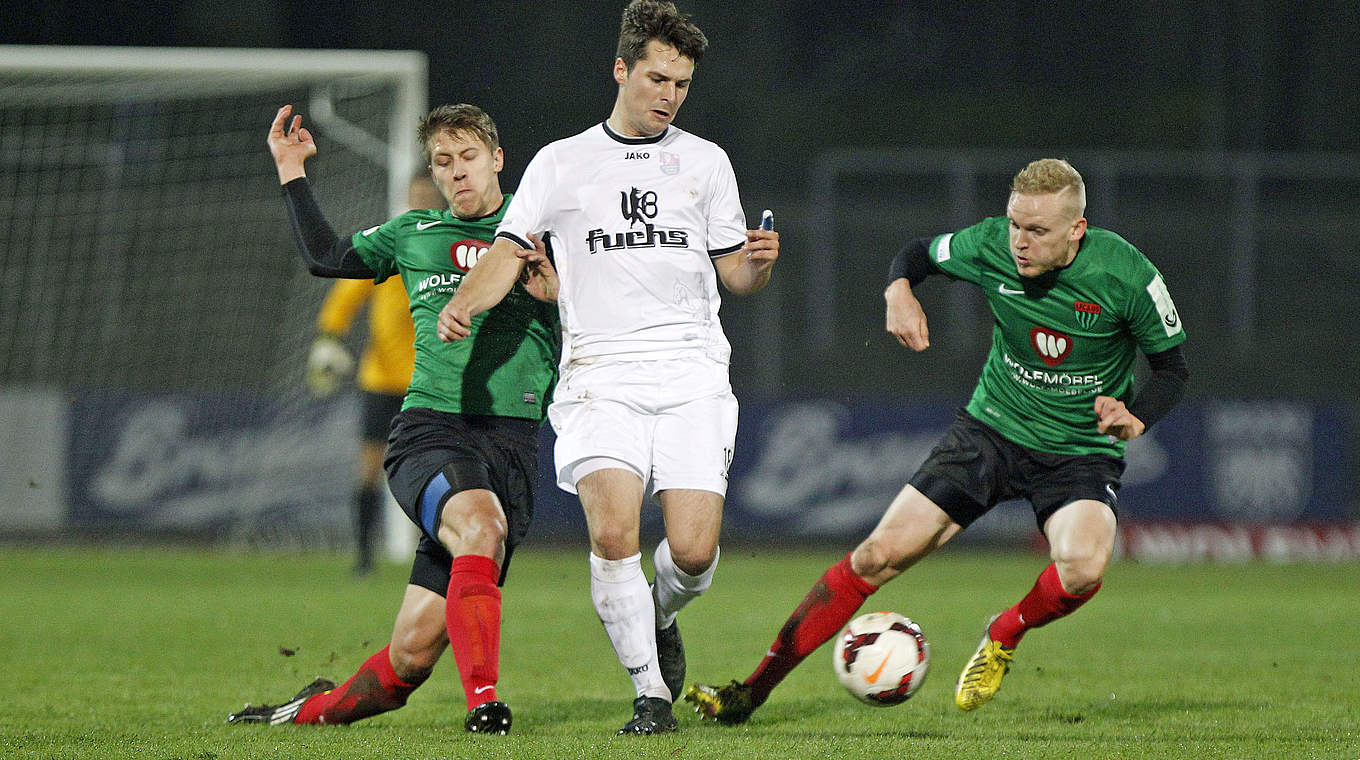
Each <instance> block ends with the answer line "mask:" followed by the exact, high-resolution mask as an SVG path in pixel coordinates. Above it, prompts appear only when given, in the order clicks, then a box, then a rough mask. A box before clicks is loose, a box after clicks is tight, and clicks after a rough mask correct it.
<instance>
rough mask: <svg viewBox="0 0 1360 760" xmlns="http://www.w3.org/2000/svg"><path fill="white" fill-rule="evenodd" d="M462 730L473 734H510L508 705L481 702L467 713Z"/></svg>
mask: <svg viewBox="0 0 1360 760" xmlns="http://www.w3.org/2000/svg"><path fill="white" fill-rule="evenodd" d="M463 728H465V729H467V731H468V732H469V733H473V734H501V735H502V736H504V735H505V734H508V733H510V705H507V704H506V703H504V702H483V703H481V704H480V705H477V706H476V707H474V708H472V709H471V710H468V711H467V717H466V718H464V719H463Z"/></svg>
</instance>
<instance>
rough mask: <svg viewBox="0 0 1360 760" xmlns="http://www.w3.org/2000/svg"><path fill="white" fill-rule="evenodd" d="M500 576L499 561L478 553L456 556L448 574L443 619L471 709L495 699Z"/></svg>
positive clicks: (498, 640)
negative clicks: (498, 580)
mask: <svg viewBox="0 0 1360 760" xmlns="http://www.w3.org/2000/svg"><path fill="white" fill-rule="evenodd" d="M499 577H500V568H498V567H497V566H496V562H495V561H494V560H492V559H491V558H489V557H482V556H479V555H476V554H464V555H462V556H461V557H454V559H453V571H452V572H451V573H450V574H449V593H448V597H447V601H446V602H445V606H444V619H445V621H446V622H447V624H448V628H449V647H450V648H451V649H453V659H454V660H455V661H457V663H458V677H459V678H460V679H462V681H463V693H464V695H465V696H466V697H467V706H468V709H469V710H471V709H472V708H474V707H476V706H477V705H480V704H482V703H483V702H492V701H494V700H495V699H496V681H497V680H498V679H499V678H500V659H501V590H500V589H499V588H497V587H496V580H497V579H498V578H499Z"/></svg>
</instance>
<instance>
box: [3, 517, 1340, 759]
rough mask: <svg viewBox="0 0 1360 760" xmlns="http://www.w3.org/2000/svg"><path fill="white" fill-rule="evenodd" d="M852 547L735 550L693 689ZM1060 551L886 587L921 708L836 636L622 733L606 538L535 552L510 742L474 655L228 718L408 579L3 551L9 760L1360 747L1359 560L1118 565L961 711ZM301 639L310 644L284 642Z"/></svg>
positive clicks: (366, 638) (692, 653)
mask: <svg viewBox="0 0 1360 760" xmlns="http://www.w3.org/2000/svg"><path fill="white" fill-rule="evenodd" d="M844 548H845V547H838V548H828V549H826V550H807V549H804V550H797V551H791V550H776V549H769V548H765V547H758V546H753V545H743V544H738V545H733V544H729V545H728V546H726V547H725V551H724V553H723V560H722V565H721V567H720V569H719V573H718V577H717V581H716V583H715V585H714V588H713V589H712V590H711V591H710V592H709V593H708V594H707V595H705V596H704V597H703V598H701V599H700V600H698V601H697V602H695V603H694V604H693V605H691V607H690V608H689V609H688V610H686V611H685V613H684V614H683V615H682V616H681V628H682V630H683V632H684V635H685V641H686V644H687V646H688V650H689V673H690V680H691V681H694V680H702V681H707V682H724V681H726V680H727V679H730V678H743V677H745V676H746V674H747V673H749V672H750V670H751V669H752V668H753V667H754V666H755V664H756V662H757V661H758V659H759V657H760V656H761V654H762V653H763V652H764V650H765V647H766V645H767V644H768V643H769V642H770V640H771V639H772V638H773V636H774V633H775V631H776V630H777V629H778V627H779V625H780V624H781V623H782V622H783V620H784V618H785V616H786V615H787V614H788V613H789V611H790V610H791V609H792V608H793V606H794V605H795V604H796V603H797V601H798V600H799V599H800V598H801V596H802V595H803V593H804V592H805V591H806V590H807V588H808V586H809V585H810V584H811V583H812V582H813V581H814V580H815V579H816V578H817V576H818V575H819V574H820V573H821V572H822V570H823V569H824V568H825V567H826V566H827V565H828V564H830V563H831V562H833V561H835V560H836V559H837V558H839V557H840V556H841V554H842V552H843V550H844ZM1044 564H1045V560H1044V558H1042V557H1041V556H1038V555H1032V554H990V553H973V552H970V551H968V550H964V549H961V548H955V547H947V548H946V549H945V550H943V551H942V552H940V553H939V554H937V555H935V556H933V557H931V558H929V559H927V560H926V561H925V562H924V563H923V564H922V565H920V566H918V567H917V568H915V569H913V570H912V571H911V572H909V573H908V574H907V575H906V576H904V577H903V578H900V579H898V580H897V581H895V582H893V583H892V584H890V585H889V586H887V587H886V588H885V589H884V590H883V591H881V592H879V593H878V594H877V595H875V596H874V597H872V598H871V599H870V600H869V602H868V604H867V606H866V608H865V611H869V610H874V609H890V610H895V611H898V612H902V613H903V614H906V615H908V616H910V617H911V618H913V619H915V620H916V621H917V622H919V623H920V624H921V625H922V627H923V628H924V630H925V632H926V635H927V637H929V639H930V641H931V644H932V647H933V651H932V663H931V665H932V671H931V673H930V675H929V676H928V677H927V679H926V682H925V684H924V686H923V687H922V689H921V691H920V692H919V693H918V694H917V695H916V696H915V697H914V698H913V699H912V700H911V701H909V702H907V703H906V704H904V705H901V706H899V707H894V708H887V709H875V708H871V707H867V706H864V705H861V704H859V703H858V702H856V701H854V700H853V699H851V698H850V697H849V696H848V695H847V694H845V693H843V692H842V691H841V689H840V686H839V685H838V684H837V683H836V681H835V678H834V677H833V675H832V673H831V670H830V664H829V662H830V655H829V654H828V648H827V647H826V646H824V647H823V648H822V649H821V650H819V651H817V652H816V653H814V654H813V655H812V656H811V657H810V658H809V660H808V661H807V662H805V663H804V664H803V666H802V667H800V668H799V669H798V670H797V671H795V672H794V674H793V675H792V676H791V677H790V678H789V679H788V680H787V681H786V682H785V683H784V684H783V685H782V686H780V687H779V689H777V690H776V691H775V693H774V696H773V697H772V698H771V700H770V702H769V703H768V704H766V705H765V707H763V708H762V709H761V710H760V711H758V712H757V713H756V715H755V717H754V718H753V719H752V721H751V722H750V723H749V724H747V725H745V726H741V727H736V728H730V727H723V726H716V725H713V724H707V723H700V722H699V721H698V719H697V717H696V716H694V714H693V713H692V712H690V711H689V710H688V706H682V708H684V709H679V710H677V715H678V717H679V718H680V731H679V732H678V733H675V734H671V735H666V736H659V737H621V738H614V737H613V736H612V734H613V732H614V730H616V729H617V728H618V727H619V726H620V725H622V723H623V722H624V720H626V719H627V717H628V714H629V703H630V701H631V697H632V689H631V686H630V684H629V681H628V679H627V677H626V675H625V674H624V673H623V671H622V669H621V668H620V667H619V666H618V664H617V662H616V661H615V659H614V655H613V652H612V650H611V649H610V647H609V644H608V641H607V640H606V638H605V636H604V633H603V630H602V629H601V626H600V624H599V622H598V621H597V620H596V619H595V616H594V612H593V610H592V609H591V606H590V601H589V594H588V578H587V563H586V550H585V549H584V548H583V547H582V548H573V549H569V550H562V549H556V548H544V547H540V546H536V545H534V544H532V543H530V544H529V545H528V546H526V547H523V549H522V550H521V551H520V552H519V553H518V555H517V556H516V558H515V563H514V566H513V568H512V572H511V575H510V579H509V583H508V585H507V586H506V588H505V590H504V593H505V612H506V614H505V619H506V623H505V640H504V642H503V645H502V665H501V674H502V675H501V686H500V693H501V695H502V696H503V697H504V698H505V699H506V701H508V702H509V703H510V704H511V705H512V706H513V708H514V710H515V725H514V733H513V734H512V735H511V736H509V737H487V736H470V735H467V734H465V733H464V732H463V731H462V719H463V710H464V705H463V696H462V690H461V688H460V686H459V684H458V679H457V673H456V672H455V666H454V663H453V658H452V656H451V655H448V656H446V657H445V659H444V661H443V662H441V664H440V666H439V667H438V668H437V669H436V671H435V674H434V676H433V677H432V678H431V679H430V681H429V682H427V683H426V684H425V685H424V686H423V687H422V688H421V689H420V690H419V691H417V692H416V693H415V694H414V695H413V696H412V697H411V701H410V703H409V704H408V705H407V706H406V707H405V708H404V709H402V710H398V711H395V712H391V713H387V714H385V715H381V716H378V717H376V718H372V719H369V720H366V721H362V722H360V723H357V724H355V725H352V726H340V727H298V726H290V727H285V728H264V727H260V726H228V725H226V724H225V723H224V719H225V717H226V714H227V713H228V712H230V711H233V710H235V709H237V708H239V707H240V706H241V705H242V704H243V703H245V702H247V701H254V702H280V701H283V700H284V699H286V698H288V697H290V696H292V694H293V692H295V691H296V690H297V689H299V688H300V687H301V686H303V685H304V684H305V683H307V682H309V681H310V680H311V679H312V678H314V677H316V676H326V677H329V678H332V679H334V680H336V681H341V680H343V679H345V678H347V677H348V676H349V675H350V674H351V673H353V672H354V669H355V668H356V667H357V666H358V665H359V663H360V662H362V661H363V660H364V659H365V658H366V657H368V656H369V655H370V654H371V653H372V652H374V651H376V650H377V649H379V648H381V647H382V646H383V645H384V643H385V642H386V641H387V639H388V637H389V635H390V633H391V622H392V617H393V614H394V613H395V611H396V608H397V606H398V604H399V602H400V598H401V592H402V587H403V586H404V584H405V578H406V568H405V567H401V566H397V565H388V566H384V567H382V568H381V569H380V571H379V572H378V573H377V575H376V576H374V577H371V578H366V579H363V580H355V579H352V578H351V577H350V576H349V574H348V558H347V557H341V556H336V555H303V556H283V555H270V554H235V553H228V552H217V551H193V550H187V549H163V548H141V549H77V548H51V547H18V546H4V547H0V574H2V575H3V578H4V581H3V585H0V664H2V665H3V669H0V674H2V677H3V682H4V684H5V687H6V688H5V689H4V690H3V692H2V693H3V695H4V696H3V701H2V702H0V757H5V758H71V759H73V760H74V759H75V758H82V759H83V758H165V759H166V760H170V759H172V758H173V759H183V760H218V759H222V760H226V759H228V758H289V759H290V760H291V759H296V758H430V759H432V760H435V759H445V758H515V760H523V759H525V758H596V757H600V758H629V759H630V760H640V759H641V758H685V757H688V758H724V759H726V758H760V759H761V760H774V759H776V758H800V759H801V758H814V757H836V758H875V759H877V758H884V757H910V758H936V757H938V758H988V759H989V760H990V759H994V758H1139V760H1148V759H1156V758H1187V757H1188V758H1196V760H1203V759H1204V758H1232V759H1233V760H1240V759H1242V758H1360V698H1358V697H1357V696H1356V684H1357V678H1356V673H1357V666H1356V664H1355V652H1356V650H1357V643H1360V566H1357V565H1355V564H1320V565H1293V566H1279V565H1269V564H1243V565H1191V566H1147V565H1138V564H1134V563H1121V564H1116V565H1115V566H1114V567H1112V568H1111V571H1110V573H1109V575H1108V578H1107V580H1106V583H1105V588H1104V589H1103V590H1102V591H1101V593H1100V595H1099V596H1097V597H1096V598H1095V600H1094V601H1093V602H1092V603H1091V604H1089V605H1087V607H1085V608H1083V609H1082V610H1081V611H1079V612H1078V613H1076V614H1075V615H1073V616H1072V617H1071V618H1068V619H1066V620H1063V621H1060V622H1058V623H1056V624H1054V625H1052V626H1050V627H1048V628H1045V629H1041V630H1038V631H1035V632H1033V633H1031V634H1030V635H1029V637H1028V638H1027V639H1026V640H1025V642H1024V644H1023V645H1022V646H1021V648H1020V650H1019V652H1018V653H1017V657H1016V664H1015V666H1014V667H1013V669H1012V671H1011V674H1010V675H1009V676H1007V679H1006V682H1005V687H1004V688H1003V689H1002V691H1001V693H1000V695H999V696H998V697H997V698H996V700H995V701H993V702H992V703H991V704H989V705H987V706H986V707H984V708H982V709H981V710H978V711H977V712H975V713H963V712H960V711H959V710H958V709H957V708H955V707H954V704H953V696H952V695H953V691H952V690H953V683H954V679H955V677H956V676H957V674H958V670H959V669H960V668H961V667H962V666H963V663H964V660H965V658H967V657H968V656H969V655H970V654H971V653H972V650H973V647H974V646H975V645H976V643H977V637H978V636H979V635H980V633H981V624H982V622H983V621H984V620H985V619H986V618H987V617H988V616H989V615H990V614H991V613H993V612H995V611H997V610H999V609H1001V608H1003V607H1005V606H1006V605H1008V604H1010V603H1012V602H1014V601H1015V600H1016V599H1018V598H1019V597H1020V595H1022V594H1023V593H1024V592H1025V591H1026V590H1027V589H1028V588H1029V586H1030V584H1031V583H1032V582H1033V579H1034V577H1035V575H1037V573H1038V572H1039V570H1040V569H1042V567H1043V565H1044ZM283 650H289V651H291V652H293V654H291V655H285V654H284V651H283Z"/></svg>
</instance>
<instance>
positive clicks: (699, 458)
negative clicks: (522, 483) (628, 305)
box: [548, 358, 737, 496]
mask: <svg viewBox="0 0 1360 760" xmlns="http://www.w3.org/2000/svg"><path fill="white" fill-rule="evenodd" d="M548 420H549V421H550V422H551V423H552V426H553V431H554V432H556V433H557V444H556V446H555V447H554V449H553V459H554V462H555V464H556V468H557V485H558V486H559V487H561V488H562V490H564V491H569V492H571V493H576V483H577V481H579V480H580V479H581V478H583V477H585V476H586V475H589V474H590V473H592V472H595V471H596V470H602V469H606V468H621V469H627V470H632V471H633V472H634V473H635V474H636V475H637V476H638V477H639V478H642V481H643V483H647V482H648V481H650V482H651V485H652V493H656V492H657V491H663V490H665V489H668V488H685V489H695V490H702V491H712V492H714V493H717V494H719V495H720V496H725V495H726V494H727V469H728V467H730V466H731V464H732V451H733V446H734V444H735V443H736V438H737V399H736V397H735V396H733V395H732V386H731V385H730V384H729V383H728V380H727V365H726V364H720V363H717V362H714V361H712V360H709V359H702V358H692V359H689V358H687V359H666V360H656V361H615V362H608V361H601V362H598V363H593V364H575V365H572V366H570V367H568V369H567V371H566V372H565V373H564V374H563V376H562V380H561V382H559V383H558V385H557V390H556V391H554V393H553V403H552V406H551V407H549V408H548Z"/></svg>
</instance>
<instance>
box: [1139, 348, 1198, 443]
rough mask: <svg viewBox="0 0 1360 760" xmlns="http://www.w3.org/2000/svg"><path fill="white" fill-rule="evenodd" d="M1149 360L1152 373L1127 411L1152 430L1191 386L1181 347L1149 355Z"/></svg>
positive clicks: (1188, 367)
mask: <svg viewBox="0 0 1360 760" xmlns="http://www.w3.org/2000/svg"><path fill="white" fill-rule="evenodd" d="M1147 360H1148V366H1149V367H1151V368H1152V374H1151V375H1150V376H1148V378H1147V380H1145V381H1144V382H1143V387H1141V388H1139V389H1138V394H1137V395H1136V396H1134V399H1133V401H1131V402H1129V406H1128V409H1129V412H1131V413H1132V414H1133V416H1135V417H1137V418H1138V419H1139V420H1142V422H1143V425H1144V426H1145V428H1151V427H1152V423H1154V422H1156V421H1157V420H1160V419H1161V418H1162V417H1165V416H1166V413H1167V412H1169V411H1171V409H1172V407H1174V406H1175V405H1176V404H1177V403H1178V402H1180V400H1181V398H1182V397H1183V396H1185V388H1186V386H1187V385H1189V384H1190V365H1188V364H1186V362H1185V354H1183V353H1181V347H1180V346H1175V347H1174V348H1170V349H1167V350H1166V351H1162V352H1159V353H1155V354H1148V355H1147Z"/></svg>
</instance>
